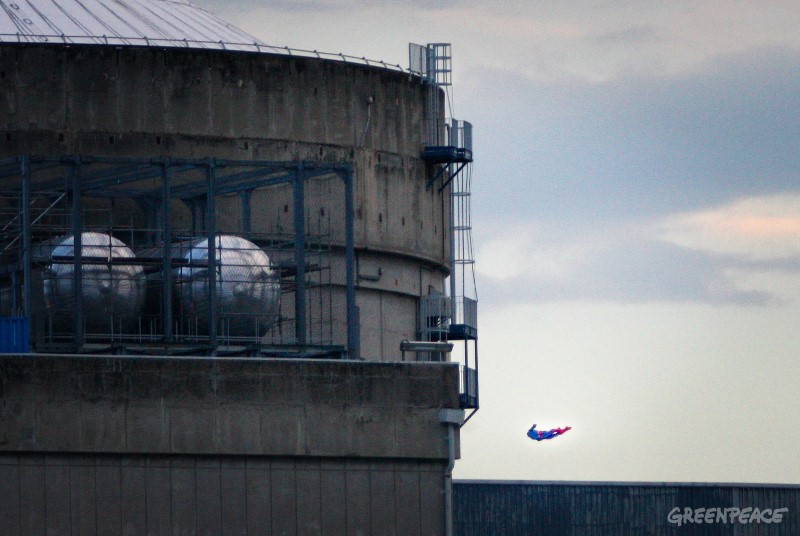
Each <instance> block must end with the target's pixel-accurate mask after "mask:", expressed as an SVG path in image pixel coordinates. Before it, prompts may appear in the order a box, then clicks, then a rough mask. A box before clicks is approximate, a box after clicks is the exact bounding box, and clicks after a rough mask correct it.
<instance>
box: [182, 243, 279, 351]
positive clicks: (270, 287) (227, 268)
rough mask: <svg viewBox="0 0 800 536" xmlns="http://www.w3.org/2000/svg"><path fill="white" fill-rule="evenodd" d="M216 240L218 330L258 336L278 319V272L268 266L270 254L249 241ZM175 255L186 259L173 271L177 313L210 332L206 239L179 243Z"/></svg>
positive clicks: (223, 333) (246, 335) (203, 331)
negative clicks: (183, 263) (182, 264)
mask: <svg viewBox="0 0 800 536" xmlns="http://www.w3.org/2000/svg"><path fill="white" fill-rule="evenodd" d="M215 242H216V247H215V248H214V251H215V255H214V259H215V263H216V305H217V318H218V321H219V326H220V328H219V329H218V332H219V333H220V334H221V335H223V336H226V337H248V338H252V337H260V336H261V335H263V334H264V332H265V330H267V329H268V328H269V327H270V326H272V324H274V323H275V321H276V320H277V317H278V308H279V305H280V290H281V289H280V279H279V277H278V273H277V272H276V271H275V270H273V269H272V267H271V266H270V259H269V256H268V255H267V254H266V253H264V251H263V250H261V249H260V248H259V247H258V246H257V245H255V244H253V243H252V242H250V241H249V240H245V239H244V238H240V237H238V236H232V235H222V236H217V237H216V241H215ZM176 250H177V251H176ZM173 258H181V259H182V260H183V261H184V262H185V263H186V266H182V267H179V268H176V269H175V273H174V280H173V281H174V285H175V290H176V295H177V304H178V307H179V308H180V311H179V316H181V317H184V318H191V319H193V320H194V324H195V326H196V328H197V332H198V333H201V334H202V333H207V332H208V327H209V326H208V322H209V319H210V317H211V315H210V314H209V311H210V309H209V307H210V303H211V302H210V296H209V289H210V288H211V287H210V285H209V279H210V278H209V273H208V258H209V256H208V239H207V238H202V239H197V240H193V241H190V242H182V243H179V244H175V245H174V246H173Z"/></svg>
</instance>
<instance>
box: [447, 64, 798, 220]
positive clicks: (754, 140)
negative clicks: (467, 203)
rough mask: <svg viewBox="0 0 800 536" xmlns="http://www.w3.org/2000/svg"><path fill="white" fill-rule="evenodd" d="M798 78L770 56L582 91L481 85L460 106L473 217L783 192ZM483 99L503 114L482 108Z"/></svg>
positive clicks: (567, 86)
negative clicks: (464, 114) (468, 141)
mask: <svg viewBox="0 0 800 536" xmlns="http://www.w3.org/2000/svg"><path fill="white" fill-rule="evenodd" d="M797 72H800V53H798V52H796V51H793V50H788V49H772V48H771V49H759V50H752V51H749V52H747V53H744V54H739V55H735V56H725V57H720V58H717V59H716V60H715V61H713V62H711V63H709V64H708V65H706V66H705V68H704V69H703V70H702V71H701V72H695V73H691V74H686V75H682V76H679V77H668V76H660V77H638V76H631V77H628V78H625V79H621V80H616V81H614V82H608V83H602V84H590V83H585V82H581V81H572V82H569V83H567V82H563V83H537V82H532V81H530V80H526V79H524V78H522V77H520V76H515V75H514V74H513V73H501V72H496V73H493V74H492V75H491V76H486V79H488V80H490V82H488V83H486V84H484V85H479V84H478V83H477V82H473V86H474V87H475V88H476V90H475V92H474V93H470V94H467V96H466V100H467V105H466V107H465V108H466V109H468V110H472V111H473V114H475V115H474V116H473V117H469V119H470V120H471V121H472V122H473V123H474V124H475V132H474V135H475V158H476V163H475V170H476V173H475V187H476V196H475V199H476V209H477V214H478V218H477V219H478V220H479V221H480V220H484V221H494V220H495V219H496V215H497V216H498V217H499V216H500V215H502V217H508V216H509V215H512V216H515V217H518V218H520V219H523V218H525V217H528V216H526V215H535V217H536V218H537V219H542V220H547V221H561V222H565V224H567V225H568V224H569V222H570V221H585V220H597V221H603V220H605V219H608V218H612V219H615V218H632V217H637V218H645V217H650V218H653V217H662V216H666V215H669V214H671V213H675V212H680V211H690V210H697V209H700V208H704V207H708V206H711V205H716V204H720V203H724V202H727V201H731V200H734V199H738V198H741V197H745V196H752V195H768V194H778V193H781V192H783V191H788V190H792V189H793V188H794V187H795V185H796V184H797V180H798V178H800V79H798V77H797ZM461 95H463V93H462V94H461ZM492 101H497V102H502V103H503V106H499V105H497V106H487V105H486V104H485V103H489V102H492ZM497 170H502V171H503V172H502V175H500V176H498V174H497Z"/></svg>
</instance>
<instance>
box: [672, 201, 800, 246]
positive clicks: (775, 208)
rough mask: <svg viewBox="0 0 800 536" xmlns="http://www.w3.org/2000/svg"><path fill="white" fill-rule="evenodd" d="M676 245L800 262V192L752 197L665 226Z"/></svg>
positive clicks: (676, 218)
mask: <svg viewBox="0 0 800 536" xmlns="http://www.w3.org/2000/svg"><path fill="white" fill-rule="evenodd" d="M661 230H662V235H663V236H664V238H665V239H666V240H668V241H669V242H672V243H674V244H676V245H679V246H682V247H685V248H690V249H694V250H698V251H706V252H711V253H721V254H729V255H737V256H739V257H742V258H745V259H752V260H756V261H769V260H782V259H795V260H796V259H800V193H785V194H778V195H772V196H760V197H749V198H745V199H741V200H738V201H735V202H733V203H731V204H728V205H725V206H721V207H716V208H712V209H709V210H703V211H699V212H693V213H686V214H678V215H676V216H672V217H670V218H667V219H666V221H664V222H663V224H662V225H661Z"/></svg>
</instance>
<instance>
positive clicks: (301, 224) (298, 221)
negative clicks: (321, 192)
mask: <svg viewBox="0 0 800 536" xmlns="http://www.w3.org/2000/svg"><path fill="white" fill-rule="evenodd" d="M293 186H294V188H293V198H294V262H295V265H296V266H297V272H296V274H295V293H294V313H295V338H296V339H297V344H298V345H301V346H302V345H305V344H306V342H307V340H306V226H305V172H304V169H303V164H302V162H301V163H300V164H299V165H298V168H297V173H296V174H295V176H294V182H293Z"/></svg>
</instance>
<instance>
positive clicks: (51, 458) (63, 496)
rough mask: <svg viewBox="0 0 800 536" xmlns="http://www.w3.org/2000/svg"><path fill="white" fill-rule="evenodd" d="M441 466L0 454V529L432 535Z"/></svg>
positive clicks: (11, 534) (7, 533)
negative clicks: (0, 498)
mask: <svg viewBox="0 0 800 536" xmlns="http://www.w3.org/2000/svg"><path fill="white" fill-rule="evenodd" d="M442 471H443V469H442V465H441V464H438V463H431V462H416V461H407V460H403V461H386V460H376V461H354V460H344V459H319V458H303V459H298V458H257V457H244V456H236V457H215V456H205V457H192V456H184V457H159V456H133V455H131V456H128V455H123V456H94V455H79V454H74V455H64V454H52V455H43V454H9V453H0V497H2V500H0V527H2V529H0V530H2V534H3V535H4V536H18V535H19V536H21V535H28V534H42V535H44V534H47V535H52V536H58V535H74V536H89V535H95V534H108V535H130V536H139V535H144V534H147V535H152V536H160V535H164V536H166V535H170V536H175V535H195V534H196V535H208V536H219V535H229V534H230V535H254V534H255V535H263V534H275V535H280V534H291V535H295V534H297V535H314V534H316V535H321V536H329V535H330V536H336V535H342V536H345V535H363V536H369V535H377V534H380V535H397V536H405V535H409V534H420V535H431V534H442V533H443V516H444V510H443V504H442V499H441V487H442Z"/></svg>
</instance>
